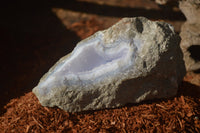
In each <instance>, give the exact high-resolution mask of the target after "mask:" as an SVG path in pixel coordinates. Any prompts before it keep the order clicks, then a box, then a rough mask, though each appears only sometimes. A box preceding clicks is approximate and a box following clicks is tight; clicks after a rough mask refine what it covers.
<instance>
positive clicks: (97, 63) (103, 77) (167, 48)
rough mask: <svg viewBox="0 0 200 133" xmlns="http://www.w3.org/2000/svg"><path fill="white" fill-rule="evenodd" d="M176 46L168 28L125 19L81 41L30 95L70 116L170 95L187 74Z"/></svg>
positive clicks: (178, 40)
mask: <svg viewBox="0 0 200 133" xmlns="http://www.w3.org/2000/svg"><path fill="white" fill-rule="evenodd" d="M179 42H180V38H179V36H178V35H176V33H175V32H174V29H173V27H172V26H171V25H169V24H167V23H164V22H153V21H150V20H148V19H146V18H144V17H138V18H124V19H122V20H121V21H119V22H118V23H117V24H115V25H113V26H112V27H110V28H109V29H107V30H104V31H99V32H97V33H95V34H94V35H92V36H91V37H89V38H87V39H85V40H83V41H81V42H79V43H78V44H77V46H76V47H75V49H74V50H73V51H72V53H71V54H68V55H66V56H64V57H63V58H61V59H60V60H59V61H58V62H57V63H56V64H55V65H54V66H53V67H52V68H51V69H50V70H49V72H48V73H46V74H45V75H44V76H43V77H42V78H41V80H40V82H39V84H38V85H37V86H36V87H35V88H34V89H33V92H34V93H35V95H36V96H37V97H38V99H39V101H40V102H41V104H42V105H43V106H49V107H53V106H58V107H60V108H62V109H64V110H66V111H69V112H77V111H84V110H96V109H103V108H115V107H119V106H123V105H125V104H127V103H139V102H141V101H144V100H150V99H155V98H167V97H171V96H174V95H175V94H176V93H177V87H178V84H179V83H180V82H181V81H182V78H183V76H184V75H185V66H184V61H183V59H182V52H181V49H180V47H179Z"/></svg>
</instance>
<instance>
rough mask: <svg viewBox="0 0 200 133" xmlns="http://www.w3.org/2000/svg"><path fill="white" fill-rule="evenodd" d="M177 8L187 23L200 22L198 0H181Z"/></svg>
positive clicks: (199, 4)
mask: <svg viewBox="0 0 200 133" xmlns="http://www.w3.org/2000/svg"><path fill="white" fill-rule="evenodd" d="M179 8H180V9H181V11H182V12H183V13H184V15H185V17H186V18H187V22H188V23H197V22H198V23H199V22H200V0H182V1H180V2H179Z"/></svg>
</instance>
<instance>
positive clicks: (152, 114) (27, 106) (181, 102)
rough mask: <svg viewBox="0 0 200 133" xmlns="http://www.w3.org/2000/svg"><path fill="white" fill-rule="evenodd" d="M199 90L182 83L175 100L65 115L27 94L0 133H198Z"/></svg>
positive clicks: (11, 108) (10, 109)
mask: <svg viewBox="0 0 200 133" xmlns="http://www.w3.org/2000/svg"><path fill="white" fill-rule="evenodd" d="M199 91H200V88H199V87H198V86H195V85H192V84H190V83H188V82H185V81H184V82H183V83H182V85H181V86H180V88H179V92H178V94H177V96H176V97H174V98H171V99H162V100H155V101H149V102H144V103H141V104H131V105H127V106H125V107H121V108H116V109H105V110H99V111H86V112H81V113H68V112H65V111H63V110H61V109H59V108H56V107H55V108H48V107H43V106H41V105H40V103H39V101H38V99H37V98H36V96H35V95H34V94H33V93H32V92H29V93H27V94H25V96H22V97H20V98H18V99H13V100H11V101H10V103H8V104H7V105H6V106H5V109H6V110H7V112H6V113H5V114H3V115H2V116H1V117H0V131H2V132H124V133H125V132H131V131H136V132H144V131H148V132H159V133H160V132H199V131H200V120H199V119H200V95H199V94H200V93H199Z"/></svg>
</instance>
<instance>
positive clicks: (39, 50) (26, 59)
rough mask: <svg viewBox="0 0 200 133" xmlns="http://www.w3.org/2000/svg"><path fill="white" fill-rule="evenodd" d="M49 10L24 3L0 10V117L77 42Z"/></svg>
mask: <svg viewBox="0 0 200 133" xmlns="http://www.w3.org/2000/svg"><path fill="white" fill-rule="evenodd" d="M20 2H21V3H20ZM1 6H2V5H1ZM51 8H52V7H51V6H49V5H48V3H42V2H38V1H34V2H33V1H25V0H24V1H18V2H16V3H15V2H13V3H11V4H10V3H8V4H5V5H3V7H2V8H1V9H0V10H2V11H1V13H2V14H1V21H0V30H1V33H0V35H1V39H0V44H1V49H0V59H1V62H2V64H1V66H0V73H1V77H0V81H1V88H0V94H1V96H0V112H1V114H2V113H3V112H4V111H5V110H4V109H3V106H4V105H6V104H7V103H8V102H9V100H10V99H12V98H16V97H19V96H21V95H24V93H27V92H30V91H31V90H32V88H33V87H34V86H36V85H37V83H38V81H39V79H40V78H41V77H42V75H43V74H44V73H46V72H47V71H48V70H49V68H50V67H51V66H52V65H53V64H54V63H55V62H56V61H58V59H59V58H61V57H62V56H64V55H66V54H68V53H69V52H71V51H72V50H73V48H74V47H75V45H76V43H77V42H78V41H80V38H79V37H78V36H77V35H76V34H75V33H74V32H71V31H69V30H66V28H65V26H64V25H63V24H62V23H61V22H60V20H59V19H58V18H57V17H56V16H55V15H54V14H53V13H52V11H51Z"/></svg>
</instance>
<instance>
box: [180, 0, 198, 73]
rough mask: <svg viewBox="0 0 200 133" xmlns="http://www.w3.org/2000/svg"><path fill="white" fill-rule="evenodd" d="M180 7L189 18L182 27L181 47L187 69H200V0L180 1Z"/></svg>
mask: <svg viewBox="0 0 200 133" xmlns="http://www.w3.org/2000/svg"><path fill="white" fill-rule="evenodd" d="M179 7H180V9H181V11H182V12H183V13H184V15H185V16H186V18H187V21H186V22H185V23H184V24H183V25H182V27H181V33H180V36H181V49H182V51H183V54H184V60H185V66H186V69H187V71H198V70H199V69H200V56H199V51H200V0H183V1H180V4H179Z"/></svg>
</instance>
